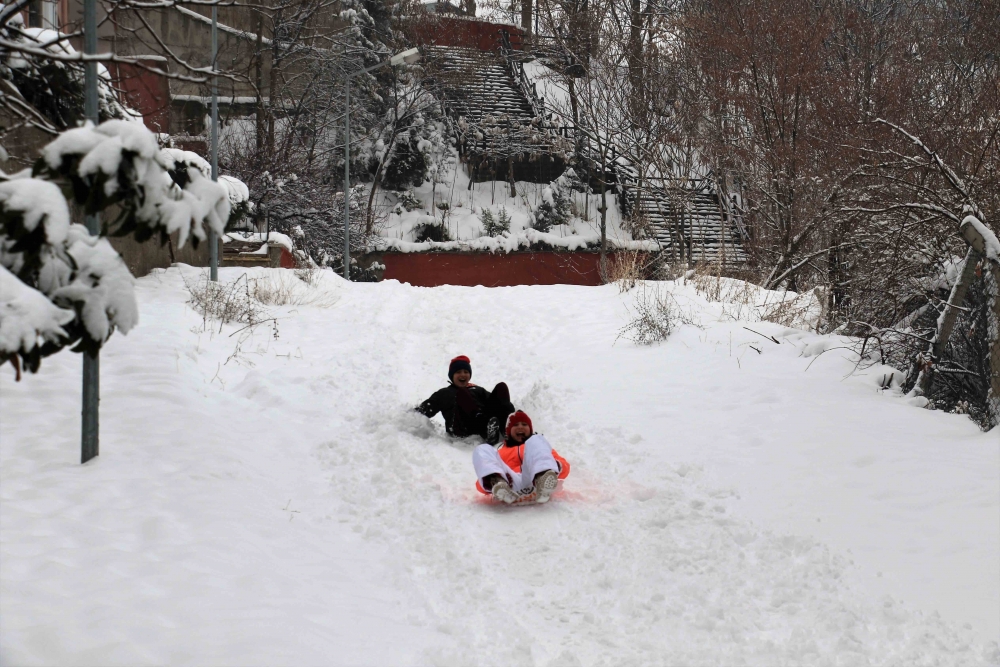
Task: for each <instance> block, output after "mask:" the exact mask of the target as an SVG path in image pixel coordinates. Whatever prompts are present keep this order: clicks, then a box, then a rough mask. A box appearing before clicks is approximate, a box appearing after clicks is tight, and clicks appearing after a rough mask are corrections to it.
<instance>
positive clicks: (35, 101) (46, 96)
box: [0, 13, 142, 133]
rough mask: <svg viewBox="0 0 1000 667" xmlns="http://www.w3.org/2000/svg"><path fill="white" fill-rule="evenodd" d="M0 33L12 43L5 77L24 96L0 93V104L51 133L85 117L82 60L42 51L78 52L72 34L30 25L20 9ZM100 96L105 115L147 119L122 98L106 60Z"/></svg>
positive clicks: (1, 66)
mask: <svg viewBox="0 0 1000 667" xmlns="http://www.w3.org/2000/svg"><path fill="white" fill-rule="evenodd" d="M0 38H2V39H4V40H5V41H6V43H7V44H8V45H9V46H12V47H13V49H12V50H11V51H8V52H7V53H6V54H4V56H5V57H2V56H0V78H3V79H6V80H7V81H8V82H9V83H10V84H12V85H13V87H14V88H15V89H16V92H17V93H20V95H21V97H23V101H21V100H18V99H17V96H16V95H3V96H0V106H3V107H6V109H5V110H6V111H7V112H8V113H10V115H11V117H12V118H18V119H19V120H22V121H24V120H26V121H27V122H28V124H30V125H35V126H37V127H42V128H44V129H45V130H47V131H49V132H52V133H55V132H56V131H59V130H64V129H67V128H70V127H74V126H76V125H77V124H78V123H80V122H81V121H82V120H83V108H84V104H83V98H84V67H83V63H81V62H74V61H63V60H58V59H56V58H50V57H46V56H44V55H41V53H45V52H47V53H50V54H52V55H53V56H59V57H65V56H70V57H72V56H74V55H76V54H77V51H76V49H74V48H73V46H72V44H70V41H69V35H67V34H64V33H59V32H57V31H55V30H49V29H46V28H37V27H27V26H25V25H24V22H23V19H22V18H21V15H20V14H17V13H15V14H13V16H11V17H10V18H9V19H8V20H6V21H5V22H3V23H2V24H0ZM24 102H27V104H26V105H25V104H24ZM97 102H98V115H99V117H100V119H101V120H110V119H121V120H138V122H139V123H141V122H142V117H141V116H140V115H139V114H138V113H136V112H135V111H132V110H131V109H128V108H126V107H124V106H123V105H122V104H121V103H120V102H119V101H118V96H117V95H116V94H115V90H114V85H113V83H112V80H111V75H110V74H109V72H108V69H107V68H106V67H105V66H104V64H103V63H97ZM29 108H30V109H31V111H28V109H29ZM32 111H33V112H36V113H32Z"/></svg>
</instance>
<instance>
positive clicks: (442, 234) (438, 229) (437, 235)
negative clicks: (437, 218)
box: [413, 222, 451, 243]
mask: <svg viewBox="0 0 1000 667" xmlns="http://www.w3.org/2000/svg"><path fill="white" fill-rule="evenodd" d="M413 240H414V241H416V242H417V243H422V242H424V241H436V242H439V243H440V242H443V241H451V235H450V234H449V233H448V230H447V229H446V228H445V226H444V225H442V224H439V223H437V222H422V223H420V224H419V225H417V226H416V227H414V228H413Z"/></svg>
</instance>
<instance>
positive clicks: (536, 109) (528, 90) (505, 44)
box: [500, 28, 547, 121]
mask: <svg viewBox="0 0 1000 667" xmlns="http://www.w3.org/2000/svg"><path fill="white" fill-rule="evenodd" d="M500 53H502V54H503V57H504V62H505V63H506V64H507V73H508V74H510V76H511V78H512V79H514V82H515V83H516V84H517V87H518V88H519V89H520V91H521V94H522V95H524V98H525V99H526V100H528V104H529V105H531V112H532V113H533V114H535V117H536V118H539V119H541V120H543V121H544V120H547V118H546V117H545V98H544V97H540V96H539V95H538V86H537V85H535V83H534V82H532V81H528V76H527V75H526V74H525V73H524V63H522V62H521V61H520V60H519V59H518V58H516V57H514V47H513V46H511V43H510V33H509V32H508V31H507V30H504V29H503V28H501V29H500Z"/></svg>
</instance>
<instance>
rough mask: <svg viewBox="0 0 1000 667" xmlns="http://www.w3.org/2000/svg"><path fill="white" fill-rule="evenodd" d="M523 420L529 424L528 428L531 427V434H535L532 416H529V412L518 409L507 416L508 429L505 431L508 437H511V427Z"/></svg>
mask: <svg viewBox="0 0 1000 667" xmlns="http://www.w3.org/2000/svg"><path fill="white" fill-rule="evenodd" d="M521 422H524V423H525V424H527V425H528V428H529V429H531V433H529V436H530V435H534V434H535V427H534V426H532V425H531V417H529V416H528V415H527V413H525V412H524V411H522V410H518V411H517V412H512V413H510V415H509V416H508V417H507V429H506V431H504V432H505V433H506V434H507V437H508V438H509V437H510V429H511V427H512V426H513V425H514V424H519V423H521Z"/></svg>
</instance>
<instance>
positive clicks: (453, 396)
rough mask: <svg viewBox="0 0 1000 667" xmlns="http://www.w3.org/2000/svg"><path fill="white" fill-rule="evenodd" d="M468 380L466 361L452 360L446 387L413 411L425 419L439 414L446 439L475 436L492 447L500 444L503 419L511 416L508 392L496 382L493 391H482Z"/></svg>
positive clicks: (469, 378)
mask: <svg viewBox="0 0 1000 667" xmlns="http://www.w3.org/2000/svg"><path fill="white" fill-rule="evenodd" d="M471 379H472V364H471V362H470V361H469V358H468V357H466V356H459V357H455V358H454V359H452V360H451V363H450V364H449V365H448V380H449V381H450V382H449V384H448V386H447V387H445V388H444V389H439V390H438V391H436V392H434V393H433V394H431V397H430V398H428V399H427V400H426V401H424V402H423V403H421V404H420V405H419V406H417V408H416V410H417V412H419V413H421V414H422V415H424V416H426V417H433V416H434V415H436V414H437V413H439V412H440V413H441V415H442V416H443V417H444V427H445V430H446V431H448V433H449V434H450V435H453V436H455V437H458V438H464V437H467V436H470V435H478V436H479V437H481V438H483V440H485V441H486V442H489V443H491V444H495V443H497V442H499V441H500V435H501V432H502V429H503V425H504V424H505V423H506V421H507V415H509V414H510V413H512V412H514V405H513V404H512V403H511V402H510V390H509V389H508V388H507V385H506V384H504V383H503V382H500V383H498V384H497V386H495V387H494V388H493V391H486V390H485V389H483V388H482V387H478V386H476V385H474V384H472V383H471V382H470V380H471Z"/></svg>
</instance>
